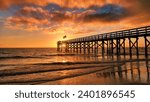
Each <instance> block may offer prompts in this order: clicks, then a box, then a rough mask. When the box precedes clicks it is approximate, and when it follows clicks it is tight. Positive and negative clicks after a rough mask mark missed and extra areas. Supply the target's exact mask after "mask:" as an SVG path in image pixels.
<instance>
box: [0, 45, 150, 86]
mask: <svg viewBox="0 0 150 102" xmlns="http://www.w3.org/2000/svg"><path fill="white" fill-rule="evenodd" d="M0 54H1V56H0V84H1V85H124V84H125V85H126V84H127V85H128V84H129V85H130V84H150V81H149V78H150V77H149V72H150V71H149V66H150V59H148V58H144V55H143V54H141V55H140V56H139V57H138V58H136V56H133V57H132V59H131V58H129V56H128V55H127V56H119V57H117V56H115V55H114V56H113V57H112V56H105V57H104V58H103V57H101V55H98V56H92V55H78V54H75V53H58V52H57V51H56V49H51V48H45V49H1V50H0Z"/></svg>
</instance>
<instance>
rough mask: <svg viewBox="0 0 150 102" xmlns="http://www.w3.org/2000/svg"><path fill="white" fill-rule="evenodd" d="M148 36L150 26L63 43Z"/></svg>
mask: <svg viewBox="0 0 150 102" xmlns="http://www.w3.org/2000/svg"><path fill="white" fill-rule="evenodd" d="M149 34H150V26H145V27H140V28H134V29H128V30H122V31H115V32H109V33H104V34H97V35H92V36H87V37H81V38H75V39H70V40H65V41H63V42H68V43H75V42H90V41H101V40H110V39H117V38H128V37H139V36H147V35H149Z"/></svg>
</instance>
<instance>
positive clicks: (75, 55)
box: [42, 53, 77, 56]
mask: <svg viewBox="0 0 150 102" xmlns="http://www.w3.org/2000/svg"><path fill="white" fill-rule="evenodd" d="M76 55H77V54H66V53H64V54H47V55H42V56H76Z"/></svg>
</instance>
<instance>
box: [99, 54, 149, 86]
mask: <svg viewBox="0 0 150 102" xmlns="http://www.w3.org/2000/svg"><path fill="white" fill-rule="evenodd" d="M113 58H114V57H112V60H114V59H113ZM117 62H118V63H120V62H123V64H118V66H117V67H113V68H112V69H108V70H107V69H106V70H104V71H101V72H98V73H96V76H97V77H99V78H102V77H104V78H113V79H115V80H117V81H127V82H129V83H130V84H138V83H139V84H150V59H148V57H147V58H145V59H139V57H138V56H137V59H132V57H130V59H125V57H124V60H123V61H122V60H121V57H120V56H118V57H117ZM129 83H127V84H129Z"/></svg>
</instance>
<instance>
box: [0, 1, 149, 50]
mask: <svg viewBox="0 0 150 102" xmlns="http://www.w3.org/2000/svg"><path fill="white" fill-rule="evenodd" d="M149 13H150V0H0V47H1V48H4V47H56V42H57V41H58V40H62V38H63V36H64V35H66V36H67V39H72V38H76V37H81V36H87V35H95V34H100V33H104V32H110V31H115V30H121V29H127V28H134V27H141V26H147V25H150V14H149Z"/></svg>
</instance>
